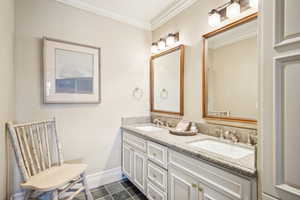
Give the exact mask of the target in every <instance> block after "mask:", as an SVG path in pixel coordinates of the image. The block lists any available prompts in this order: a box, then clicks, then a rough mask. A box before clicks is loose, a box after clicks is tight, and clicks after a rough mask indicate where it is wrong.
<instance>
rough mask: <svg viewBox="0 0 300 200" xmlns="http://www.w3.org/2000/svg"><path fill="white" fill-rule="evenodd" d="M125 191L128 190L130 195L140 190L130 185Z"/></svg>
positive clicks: (138, 192)
mask: <svg viewBox="0 0 300 200" xmlns="http://www.w3.org/2000/svg"><path fill="white" fill-rule="evenodd" d="M127 191H128V192H129V193H130V194H131V195H132V196H134V195H137V194H140V193H141V191H140V190H139V189H137V187H135V186H133V187H130V188H127Z"/></svg>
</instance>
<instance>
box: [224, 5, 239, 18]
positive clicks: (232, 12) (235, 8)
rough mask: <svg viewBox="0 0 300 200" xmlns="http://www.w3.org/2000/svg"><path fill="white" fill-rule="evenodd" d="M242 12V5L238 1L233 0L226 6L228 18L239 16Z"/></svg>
mask: <svg viewBox="0 0 300 200" xmlns="http://www.w3.org/2000/svg"><path fill="white" fill-rule="evenodd" d="M240 12H241V6H240V4H239V3H237V2H233V3H232V4H230V5H229V6H228V7H227V8H226V16H227V17H228V18H234V17H236V16H238V15H239V14H240Z"/></svg>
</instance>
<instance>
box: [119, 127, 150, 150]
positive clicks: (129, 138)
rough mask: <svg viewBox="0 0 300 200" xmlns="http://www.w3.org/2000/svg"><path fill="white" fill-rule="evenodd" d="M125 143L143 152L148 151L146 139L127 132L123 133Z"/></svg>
mask: <svg viewBox="0 0 300 200" xmlns="http://www.w3.org/2000/svg"><path fill="white" fill-rule="evenodd" d="M123 141H125V142H126V143H128V144H130V145H131V146H133V147H136V148H138V149H139V150H141V151H143V152H146V151H147V143H146V141H145V140H144V139H142V138H139V137H136V136H134V135H132V134H130V133H126V132H125V131H124V132H123Z"/></svg>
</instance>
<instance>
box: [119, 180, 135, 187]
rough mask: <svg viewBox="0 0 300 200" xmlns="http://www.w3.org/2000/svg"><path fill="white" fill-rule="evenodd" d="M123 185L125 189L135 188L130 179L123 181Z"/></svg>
mask: <svg viewBox="0 0 300 200" xmlns="http://www.w3.org/2000/svg"><path fill="white" fill-rule="evenodd" d="M121 184H122V185H123V187H125V188H129V187H132V186H133V184H132V183H131V182H130V181H129V180H128V179H126V180H124V181H122V182H121Z"/></svg>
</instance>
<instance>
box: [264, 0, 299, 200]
mask: <svg viewBox="0 0 300 200" xmlns="http://www.w3.org/2000/svg"><path fill="white" fill-rule="evenodd" d="M260 2H261V13H262V14H261V19H260V21H261V22H260V26H261V30H260V31H261V48H260V49H261V62H260V63H261V66H260V68H261V72H260V75H261V81H260V84H261V86H260V88H261V106H260V107H261V110H262V112H261V117H260V119H261V122H260V124H261V126H259V127H260V135H261V138H260V139H261V140H259V141H260V147H261V151H260V152H262V158H261V160H262V162H261V164H262V166H261V169H262V173H260V174H261V183H262V191H263V199H266V200H268V199H274V198H276V199H281V200H300V171H299V169H300V159H299V152H300V145H299V141H300V134H299V121H300V120H299V113H300V101H299V99H300V90H299V84H300V76H299V74H300V45H299V44H300V20H299V19H300V12H299V7H300V1H299V0H273V1H260ZM272 36H273V37H272Z"/></svg>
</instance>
